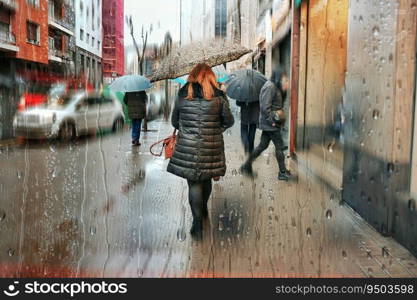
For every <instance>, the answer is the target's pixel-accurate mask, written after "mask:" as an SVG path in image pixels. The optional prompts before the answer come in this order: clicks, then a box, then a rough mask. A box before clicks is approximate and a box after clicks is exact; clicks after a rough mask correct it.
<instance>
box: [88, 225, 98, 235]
mask: <svg viewBox="0 0 417 300" xmlns="http://www.w3.org/2000/svg"><path fill="white" fill-rule="evenodd" d="M96 232H97V228H95V227H94V226H91V227H90V234H91V235H95V234H96Z"/></svg>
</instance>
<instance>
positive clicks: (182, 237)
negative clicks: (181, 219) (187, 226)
mask: <svg viewBox="0 0 417 300" xmlns="http://www.w3.org/2000/svg"><path fill="white" fill-rule="evenodd" d="M185 238H186V234H185V231H184V228H179V229H178V230H177V239H178V240H179V241H180V242H183V241H185Z"/></svg>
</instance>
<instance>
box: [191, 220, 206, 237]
mask: <svg viewBox="0 0 417 300" xmlns="http://www.w3.org/2000/svg"><path fill="white" fill-rule="evenodd" d="M190 234H191V237H192V238H193V239H194V240H196V241H201V240H202V239H203V221H202V220H200V219H194V220H193V225H192V226H191V230H190Z"/></svg>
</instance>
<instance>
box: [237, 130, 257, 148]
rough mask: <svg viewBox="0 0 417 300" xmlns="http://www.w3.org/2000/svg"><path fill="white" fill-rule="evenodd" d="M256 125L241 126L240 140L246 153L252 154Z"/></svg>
mask: <svg viewBox="0 0 417 300" xmlns="http://www.w3.org/2000/svg"><path fill="white" fill-rule="evenodd" d="M255 134H256V124H242V123H241V124H240V138H241V140H242V144H243V148H244V149H245V153H252V152H253V148H254V144H255Z"/></svg>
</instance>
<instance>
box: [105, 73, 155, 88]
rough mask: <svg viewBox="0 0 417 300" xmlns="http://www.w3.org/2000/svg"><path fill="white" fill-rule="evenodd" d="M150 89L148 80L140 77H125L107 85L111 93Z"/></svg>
mask: <svg viewBox="0 0 417 300" xmlns="http://www.w3.org/2000/svg"><path fill="white" fill-rule="evenodd" d="M150 87H151V82H150V81H149V79H148V78H146V77H144V76H141V75H125V76H122V77H119V78H117V79H116V80H115V81H114V82H113V83H112V84H110V85H109V88H110V89H111V90H112V91H113V92H140V91H144V90H146V89H149V88H150Z"/></svg>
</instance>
